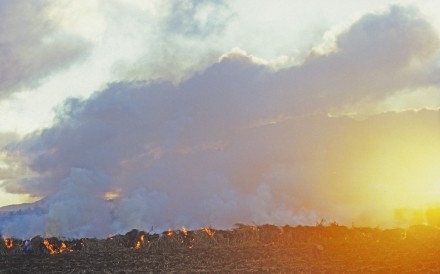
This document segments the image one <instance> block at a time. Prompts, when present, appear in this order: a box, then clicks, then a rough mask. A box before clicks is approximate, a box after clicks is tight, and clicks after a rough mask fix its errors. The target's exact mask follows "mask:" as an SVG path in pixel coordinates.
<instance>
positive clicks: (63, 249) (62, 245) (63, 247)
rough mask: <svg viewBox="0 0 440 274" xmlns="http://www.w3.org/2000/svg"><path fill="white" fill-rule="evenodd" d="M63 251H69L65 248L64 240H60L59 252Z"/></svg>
mask: <svg viewBox="0 0 440 274" xmlns="http://www.w3.org/2000/svg"><path fill="white" fill-rule="evenodd" d="M64 251H70V250H69V249H67V245H66V244H65V243H64V242H61V247H60V253H63V252H64Z"/></svg>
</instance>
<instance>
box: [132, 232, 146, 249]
mask: <svg viewBox="0 0 440 274" xmlns="http://www.w3.org/2000/svg"><path fill="white" fill-rule="evenodd" d="M144 240H145V235H141V237H140V238H139V241H137V242H136V245H135V246H134V248H135V249H139V248H141V245H142V244H143V243H144Z"/></svg>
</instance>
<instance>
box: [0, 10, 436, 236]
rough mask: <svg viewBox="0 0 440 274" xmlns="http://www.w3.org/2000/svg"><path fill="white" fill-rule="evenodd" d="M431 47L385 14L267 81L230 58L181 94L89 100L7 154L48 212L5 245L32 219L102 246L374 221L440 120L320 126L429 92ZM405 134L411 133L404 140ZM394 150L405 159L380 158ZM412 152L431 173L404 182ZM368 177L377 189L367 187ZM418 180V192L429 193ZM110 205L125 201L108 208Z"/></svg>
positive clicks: (422, 30) (144, 86) (423, 29)
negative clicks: (383, 101)
mask: <svg viewBox="0 0 440 274" xmlns="http://www.w3.org/2000/svg"><path fill="white" fill-rule="evenodd" d="M392 33H396V34H398V36H397V37H398V39H397V41H396V37H393V36H390V34H392ZM364 37H366V38H364ZM415 38H417V39H419V41H418V42H413V39H415ZM421 38H423V39H422V40H420V39H421ZM406 42H408V43H410V45H407V44H406ZM400 43H403V45H401V44H400ZM436 43H438V38H437V35H436V34H435V33H434V31H433V30H432V28H431V27H430V26H429V24H427V23H426V22H425V21H423V20H422V19H421V17H420V16H419V15H418V14H417V13H416V12H415V11H414V10H412V9H407V8H400V7H392V8H391V9H390V10H389V11H388V12H387V13H382V14H372V15H366V16H365V17H363V18H361V19H360V20H359V21H358V22H356V23H354V25H353V26H351V27H350V28H349V29H348V30H347V31H346V32H345V33H343V34H341V35H340V36H339V37H338V39H337V45H338V51H336V52H332V53H329V54H327V55H314V56H310V58H308V59H307V60H305V62H304V63H303V64H301V65H299V66H295V67H290V68H287V69H282V70H273V69H272V68H270V67H267V66H265V65H263V64H259V63H255V62H254V61H253V59H252V58H250V57H249V56H246V55H245V54H242V53H237V52H233V53H230V54H226V55H224V56H223V57H222V58H221V59H220V60H219V61H218V62H216V63H214V64H212V65H211V66H209V67H208V68H207V69H205V70H202V71H200V72H199V73H197V74H195V75H194V76H193V77H191V78H189V79H188V80H186V81H183V82H181V83H180V84H178V85H173V84H172V83H169V82H153V83H145V82H120V83H113V84H111V85H109V86H108V88H106V89H105V90H103V91H101V92H97V93H95V94H94V95H93V96H92V97H91V98H89V99H69V100H67V101H66V102H65V103H64V105H63V106H62V107H61V108H60V112H59V113H58V116H57V122H56V123H55V125H54V126H53V127H51V128H48V129H45V130H42V131H41V132H36V133H34V134H32V135H29V136H27V137H26V138H25V139H24V140H22V141H19V142H16V143H11V144H9V146H8V150H9V151H10V153H17V154H19V155H25V156H26V158H27V159H28V162H27V163H28V168H30V169H31V170H32V171H33V172H34V174H35V175H34V176H30V177H29V178H27V179H26V180H21V181H20V182H19V183H18V186H19V188H18V189H20V191H23V192H26V193H32V194H33V195H36V196H40V195H41V196H46V197H47V198H46V200H44V202H43V203H42V204H40V207H41V210H42V212H37V213H32V212H31V213H29V214H25V215H24V216H19V217H17V219H14V220H10V221H7V220H6V221H3V224H0V226H1V227H2V228H3V232H4V234H5V235H6V234H7V233H13V232H14V231H15V232H16V233H18V234H20V235H28V234H29V233H30V232H26V231H23V230H16V226H17V225H18V224H21V225H22V226H23V224H24V226H25V227H26V226H29V227H31V226H32V227H34V225H35V224H34V223H33V222H34V220H36V219H38V220H40V221H38V224H39V225H38V226H36V227H35V228H34V229H33V230H32V232H33V233H39V234H51V235H56V234H59V235H67V236H69V235H74V236H82V235H85V236H87V235H92V236H107V235H108V234H109V233H117V232H124V231H125V230H128V229H131V228H133V227H136V228H141V229H150V228H151V227H152V226H153V227H154V228H156V229H167V228H169V227H180V226H181V225H185V226H188V227H190V228H194V227H198V226H202V225H209V224H211V225H213V226H216V227H227V226H231V225H232V224H234V223H236V222H247V223H251V222H255V223H277V224H285V223H290V224H304V223H308V224H310V223H312V224H313V223H315V222H316V221H317V220H318V219H319V218H320V217H323V216H324V217H326V218H328V219H334V220H336V221H340V222H351V221H352V220H356V221H359V222H365V220H366V219H367V218H370V220H375V221H378V220H379V221H383V219H385V218H382V217H383V214H385V213H383V212H385V211H386V209H388V208H387V207H392V206H393V205H394V204H393V203H391V204H386V203H384V202H382V203H380V204H377V201H381V200H382V201H383V200H386V199H387V198H389V197H391V196H390V192H391V191H397V192H399V191H398V190H395V189H396V188H397V187H398V183H399V178H401V177H400V175H399V174H397V172H396V170H403V172H402V173H403V176H404V177H403V178H411V179H417V178H416V177H414V176H415V175H418V174H421V173H423V171H428V170H429V171H430V170H431V166H432V165H430V164H429V163H433V162H438V158H436V157H438V156H436V155H440V153H438V152H440V151H438V150H439V148H440V144H439V142H438V141H435V140H440V138H438V137H440V133H439V132H438V130H436V129H437V128H438V112H437V111H421V112H405V113H385V114H380V115H372V116H371V117H369V118H368V119H365V120H364V121H356V120H353V119H350V118H348V117H345V116H340V117H337V118H332V117H329V116H328V115H327V112H328V111H330V110H332V109H333V108H338V107H343V106H345V105H347V104H351V103H357V102H360V101H362V100H365V99H368V98H372V97H373V98H376V99H377V98H387V96H388V95H390V94H394V93H395V92H396V91H398V90H401V89H403V88H412V87H424V86H429V85H435V83H434V82H433V81H432V78H430V75H431V72H432V71H431V70H435V69H436V68H435V67H428V69H427V68H423V69H421V66H420V65H417V64H414V60H415V59H417V62H420V63H421V64H423V63H424V62H428V63H429V62H431V59H432V58H436V56H435V54H436V52H435V50H434V49H433V46H432V45H433V44H436ZM402 47H403V48H404V49H400V48H402ZM395 48H398V49H399V50H396V49H395ZM356 52H357V54H356ZM384 58H386V60H387V62H385V63H384V60H383V59H384ZM388 62H390V63H388ZM417 62H416V63H417ZM377 100H379V99H377ZM409 122H411V123H409ZM409 124H411V125H419V126H418V127H417V128H411V129H412V130H413V129H414V132H413V131H412V130H408V125H409ZM396 140H400V141H401V143H400V144H401V145H405V146H406V147H407V149H408V151H410V152H411V153H409V154H406V153H405V151H403V152H399V148H398V147H396V146H395V145H389V144H397V142H396ZM429 143H431V144H432V146H431V147H423V145H420V144H429ZM381 151H388V154H384V155H382V154H381ZM421 152H426V153H427V155H430V156H429V157H425V158H423V159H424V160H423V163H425V164H426V165H425V166H426V169H424V168H409V169H408V168H407V166H406V165H405V164H404V163H400V162H397V163H395V161H396V160H398V159H399V157H395V156H393V155H398V156H402V157H407V158H410V156H411V155H416V156H417V157H419V156H420V157H422V155H424V153H421ZM399 153H400V154H399ZM384 163H386V164H388V165H390V170H392V173H387V171H386V170H384V169H382V168H381V166H382V164H384ZM390 163H391V164H390ZM410 163H412V162H410ZM370 167H371V168H372V169H371V170H370ZM405 170H408V171H405ZM410 171H411V172H410ZM376 172H377V174H382V177H380V178H373V177H372V175H369V174H376ZM383 178H391V179H392V180H391V181H390V182H385V181H384V179H383ZM424 179H426V180H425V181H424V182H423V183H422V186H421V187H423V188H425V189H426V188H427V187H428V186H429V184H430V182H431V181H430V180H429V178H424ZM410 183H411V182H410V181H409V179H405V180H404V181H403V183H402V184H403V186H402V187H401V189H403V190H405V191H407V192H408V191H411V190H413V189H412V188H411V184H410ZM15 184H16V183H14V185H15ZM5 185H6V186H8V183H7V182H6V184H5ZM383 189H385V190H387V191H385V192H384V193H385V194H383V193H382V192H381V190H383ZM107 192H115V193H118V195H120V199H118V200H117V201H114V202H113V204H112V206H111V207H110V206H108V202H107V201H105V200H104V196H105V193H107ZM366 193H368V194H369V195H364V194H366ZM402 193H403V192H399V194H400V195H401V197H403V196H402V195H404V194H402ZM394 196H396V195H394ZM372 197H374V198H372ZM419 200H420V199H419ZM419 200H418V201H419ZM399 202H400V201H397V200H396V201H395V203H397V204H398V203H399ZM83 204H84V205H87V206H88V207H92V208H97V209H99V210H98V211H97V213H96V214H95V215H96V219H93V216H94V215H93V212H87V214H88V215H87V216H84V219H81V216H80V215H78V210H76V207H77V206H80V207H82V206H83ZM106 210H107V211H106ZM63 214H64V215H63ZM90 214H91V215H90ZM390 214H392V212H391V213H390ZM97 215H99V216H97ZM60 216H72V218H71V219H69V218H67V217H60ZM71 220H73V221H71ZM45 224H51V226H50V228H49V227H47V226H46V227H44V225H45ZM90 224H92V226H90ZM42 227H44V228H42ZM96 228H99V229H96ZM18 231H20V232H18ZM29 231H30V230H29ZM26 233H28V234H26Z"/></svg>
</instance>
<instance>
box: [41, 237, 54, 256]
mask: <svg viewBox="0 0 440 274" xmlns="http://www.w3.org/2000/svg"><path fill="white" fill-rule="evenodd" d="M43 244H44V246H45V247H46V248H47V250H49V253H50V254H55V253H57V251H56V249H55V247H54V246H53V245H52V244H51V243H50V242H49V240H48V239H44V242H43Z"/></svg>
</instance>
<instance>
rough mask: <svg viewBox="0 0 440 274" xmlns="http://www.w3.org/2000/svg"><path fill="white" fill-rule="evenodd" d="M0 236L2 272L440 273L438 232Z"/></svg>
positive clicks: (242, 229) (259, 230)
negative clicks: (29, 247) (29, 248)
mask: <svg viewBox="0 0 440 274" xmlns="http://www.w3.org/2000/svg"><path fill="white" fill-rule="evenodd" d="M31 244H32V251H30V252H28V253H30V254H24V242H23V241H22V240H19V239H9V238H4V239H2V241H1V242H0V254H1V255H0V273H94V272H99V273H145V272H209V273H211V272H223V273H225V272H255V273H261V272H268V273H440V232H439V230H438V229H436V228H433V227H429V226H413V227H410V228H409V229H388V230H381V229H374V228H347V227H345V226H340V225H337V224H332V225H328V226H323V225H317V226H297V227H291V226H284V227H277V226H273V225H263V226H248V225H241V224H238V225H236V226H235V228H234V229H232V230H215V229H211V228H203V229H200V230H196V231H187V230H186V229H185V228H182V229H180V230H174V231H171V230H170V231H165V232H163V233H161V234H150V233H146V232H143V231H138V230H132V231H130V232H128V233H126V234H125V235H115V236H112V237H109V238H107V239H90V238H85V239H76V240H69V239H58V238H47V239H45V238H42V237H34V238H33V239H32V240H31Z"/></svg>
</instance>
